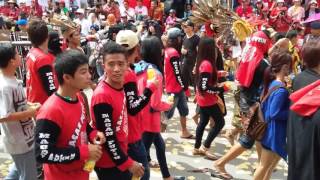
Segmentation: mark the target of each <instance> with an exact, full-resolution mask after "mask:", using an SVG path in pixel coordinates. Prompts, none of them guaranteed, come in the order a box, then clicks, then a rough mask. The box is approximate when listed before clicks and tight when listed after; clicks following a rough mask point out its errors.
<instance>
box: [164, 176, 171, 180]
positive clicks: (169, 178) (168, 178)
mask: <svg viewBox="0 0 320 180" xmlns="http://www.w3.org/2000/svg"><path fill="white" fill-rule="evenodd" d="M163 180H174V178H173V177H172V176H170V177H167V178H163Z"/></svg>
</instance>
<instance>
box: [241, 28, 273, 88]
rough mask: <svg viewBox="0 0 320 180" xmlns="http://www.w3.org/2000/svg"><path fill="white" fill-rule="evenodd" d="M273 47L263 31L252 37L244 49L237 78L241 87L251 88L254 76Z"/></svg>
mask: <svg viewBox="0 0 320 180" xmlns="http://www.w3.org/2000/svg"><path fill="white" fill-rule="evenodd" d="M271 45H272V44H271V40H270V38H268V36H267V35H266V34H265V33H264V32H262V31H258V32H256V33H254V34H253V35H252V36H251V37H250V42H249V43H248V44H247V45H246V46H245V48H244V49H243V52H242V55H241V60H240V64H239V67H238V70H237V73H236V78H237V80H238V81H239V83H240V85H241V86H244V87H249V86H250V85H251V82H252V79H253V74H254V72H255V70H256V68H257V66H258V65H259V64H260V62H261V60H262V59H263V57H264V54H265V53H266V52H268V49H269V48H270V47H271Z"/></svg>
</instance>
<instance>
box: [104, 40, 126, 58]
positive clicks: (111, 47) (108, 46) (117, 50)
mask: <svg viewBox="0 0 320 180" xmlns="http://www.w3.org/2000/svg"><path fill="white" fill-rule="evenodd" d="M100 54H101V55H102V58H103V62H104V61H105V57H106V55H108V54H123V55H124V56H125V57H127V51H126V49H125V48H124V47H123V46H121V45H119V44H117V43H115V42H113V41H109V42H107V43H105V44H104V45H103V47H102V49H101V52H100Z"/></svg>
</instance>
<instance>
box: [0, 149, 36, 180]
mask: <svg viewBox="0 0 320 180" xmlns="http://www.w3.org/2000/svg"><path fill="white" fill-rule="evenodd" d="M11 157H12V159H13V162H14V164H12V166H11V167H10V168H9V174H8V175H7V177H5V178H4V179H5V180H36V179H37V166H36V157H35V155H34V150H33V149H32V150H31V151H29V152H26V153H24V154H11Z"/></svg>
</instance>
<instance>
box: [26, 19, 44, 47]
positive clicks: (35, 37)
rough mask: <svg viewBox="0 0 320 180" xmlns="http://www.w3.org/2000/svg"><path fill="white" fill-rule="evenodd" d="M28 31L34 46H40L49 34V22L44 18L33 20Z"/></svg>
mask: <svg viewBox="0 0 320 180" xmlns="http://www.w3.org/2000/svg"><path fill="white" fill-rule="evenodd" d="M27 32H28V36H29V39H30V41H31V43H32V45H33V46H34V47H39V46H40V45H41V44H42V43H43V42H44V41H45V40H46V39H47V38H48V36H49V35H48V27H47V24H46V22H44V21H42V20H33V21H31V22H30V23H29V27H28V30H27Z"/></svg>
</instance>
